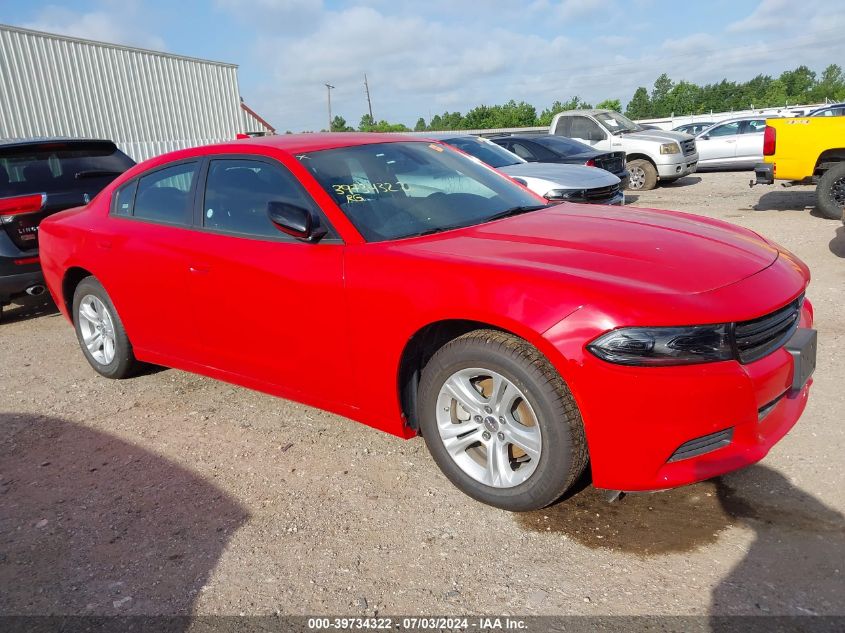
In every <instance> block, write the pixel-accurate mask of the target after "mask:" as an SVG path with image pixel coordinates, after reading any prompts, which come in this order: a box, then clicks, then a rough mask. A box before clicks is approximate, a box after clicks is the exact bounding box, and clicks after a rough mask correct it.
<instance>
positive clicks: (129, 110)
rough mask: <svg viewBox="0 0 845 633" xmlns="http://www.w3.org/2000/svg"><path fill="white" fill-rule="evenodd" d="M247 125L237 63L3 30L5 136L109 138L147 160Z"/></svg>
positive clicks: (0, 97) (1, 125) (0, 74)
mask: <svg viewBox="0 0 845 633" xmlns="http://www.w3.org/2000/svg"><path fill="white" fill-rule="evenodd" d="M243 126H244V119H243V116H242V111H241V108H240V94H239V92H238V76H237V66H235V65H233V64H224V63H219V62H209V61H204V60H199V59H191V58H187V57H180V56H176V55H168V54H163V53H156V52H152V51H145V50H141V49H134V48H128V47H125V46H115V45H111V44H102V43H99V42H90V41H85V40H78V39H74V38H68V37H62V36H54V35H51V34H47V33H40V32H37V31H29V30H26V29H19V28H14V27H9V26H5V25H0V138H21V137H31V136H73V137H94V138H108V139H111V140H113V141H115V142H116V143H117V144H118V146H119V147H120V148H121V149H123V151H125V152H126V153H127V154H129V155H130V156H132V157H133V158H134V159H136V160H143V159H146V158H149V157H151V156H155V155H157V154H161V153H163V152H168V151H172V150H175V149H182V148H185V147H193V146H196V145H204V144H207V143H214V142H220V141H227V140H232V139H234V138H235V135H236V134H237V133H238V132H241V131H242V130H243Z"/></svg>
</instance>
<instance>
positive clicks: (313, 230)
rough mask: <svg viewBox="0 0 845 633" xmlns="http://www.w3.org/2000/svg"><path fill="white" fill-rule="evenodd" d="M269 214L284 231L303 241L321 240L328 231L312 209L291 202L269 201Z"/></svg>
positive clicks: (271, 219) (278, 227)
mask: <svg viewBox="0 0 845 633" xmlns="http://www.w3.org/2000/svg"><path fill="white" fill-rule="evenodd" d="M267 215H269V216H270V221H271V222H273V224H275V225H276V228H277V229H279V230H280V231H281V232H282V233H285V234H287V235H290V236H291V237H295V238H296V239H298V240H301V241H303V242H319V241H320V239H321V238H322V237H323V236H325V235H326V233H328V231H327V230H326V227H324V226H322V225H321V224H320V219H319V218H318V217H317V216H316V215H314V214H313V213H312V212H311V211H309V210H308V209H305V208H303V207H299V206H297V205H295V204H290V203H289V202H282V201H280V200H271V201H270V202H268V203H267Z"/></svg>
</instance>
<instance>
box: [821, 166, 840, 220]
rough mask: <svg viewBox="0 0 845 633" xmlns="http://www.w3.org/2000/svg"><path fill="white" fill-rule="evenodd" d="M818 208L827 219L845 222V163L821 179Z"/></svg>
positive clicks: (826, 173) (827, 172)
mask: <svg viewBox="0 0 845 633" xmlns="http://www.w3.org/2000/svg"><path fill="white" fill-rule="evenodd" d="M816 208H817V209H818V210H819V213H821V214H822V215H823V216H824V217H826V218H830V219H831V220H842V221H845V162H842V163H839V164H838V165H836V166H835V167H831V168H830V169H828V170H827V171H826V172H824V173H823V174H822V177H821V178H819V184H818V185H817V186H816Z"/></svg>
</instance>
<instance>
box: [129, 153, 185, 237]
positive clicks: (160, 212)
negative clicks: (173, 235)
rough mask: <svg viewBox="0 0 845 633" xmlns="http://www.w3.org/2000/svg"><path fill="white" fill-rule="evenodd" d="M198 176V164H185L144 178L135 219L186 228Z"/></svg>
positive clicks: (136, 198) (137, 199) (138, 194)
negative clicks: (192, 190)
mask: <svg viewBox="0 0 845 633" xmlns="http://www.w3.org/2000/svg"><path fill="white" fill-rule="evenodd" d="M196 172H197V163H181V164H179V165H174V166H172V167H166V168H164V169H159V170H157V171H154V172H153V173H151V174H149V175H148V176H143V177H142V178H140V180H139V181H138V191H137V193H136V194H135V208H134V211H133V215H134V216H135V217H136V218H142V219H145V220H154V221H156V222H167V223H170V224H186V223H187V222H188V218H189V217H190V207H191V195H190V194H191V188H192V186H193V182H194V178H195V177H196Z"/></svg>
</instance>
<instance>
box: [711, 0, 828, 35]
mask: <svg viewBox="0 0 845 633" xmlns="http://www.w3.org/2000/svg"><path fill="white" fill-rule="evenodd" d="M835 2H836V0H832V4H833V3H835ZM811 4H812V3H811ZM795 6H796V5H795V3H794V2H792V0H761V1H760V4H759V5H757V8H756V9H754V11H752V12H751V14H750V15H748V16H747V17H745V18H743V19H741V20H737V21H736V22H732V23H731V24H729V25H728V29H727V30H728V31H732V32H743V31H769V30H773V29H791V28H792V26H793V22H792V20H790V19H789V18H790V16H793V15H794V12H795ZM806 9H807V2H806V1H805V2H802V4H801V11H802V12H803V11H806Z"/></svg>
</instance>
